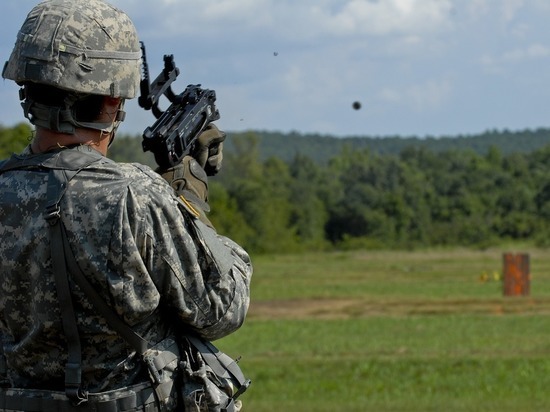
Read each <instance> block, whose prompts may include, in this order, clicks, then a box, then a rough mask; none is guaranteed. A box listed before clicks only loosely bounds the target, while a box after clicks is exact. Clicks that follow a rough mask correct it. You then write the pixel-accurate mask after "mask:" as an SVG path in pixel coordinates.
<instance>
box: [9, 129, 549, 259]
mask: <svg viewBox="0 0 550 412" xmlns="http://www.w3.org/2000/svg"><path fill="white" fill-rule="evenodd" d="M22 130H23V131H22ZM6 133H7V134H6ZM507 133H508V132H507ZM8 135H9V136H12V137H9V138H7V137H6V136H8ZM15 135H17V136H20V137H21V136H26V138H25V139H22V138H21V139H20V144H21V148H22V147H24V145H25V144H26V142H27V141H28V136H29V135H30V133H29V130H26V132H25V126H21V125H18V126H16V127H15V128H13V129H1V128H0V137H1V139H0V154H2V155H4V156H5V154H6V153H8V152H9V151H10V150H11V151H13V150H14V147H15V146H17V145H16V144H14V141H15V140H17V139H15V140H14V139H13V136H15ZM505 137H509V136H505ZM228 139H230V141H231V145H230V146H229V145H228V146H229V147H228V148H227V150H224V155H225V156H224V167H223V169H222V172H221V173H220V174H219V175H218V176H215V177H214V178H212V179H211V180H210V204H211V208H212V212H211V214H210V218H211V220H212V222H213V223H214V225H215V226H216V227H217V229H218V230H219V232H220V233H223V234H227V235H228V236H230V237H232V238H233V239H234V240H236V241H237V242H239V243H241V244H242V245H243V246H245V247H246V248H247V249H249V250H251V251H253V252H256V253H286V252H297V251H302V250H328V249H334V248H417V247H429V246H443V245H448V246H466V247H488V246H491V245H498V244H500V243H502V242H508V241H522V242H524V241H528V242H532V243H535V244H537V245H539V246H547V245H550V239H549V236H548V233H549V229H550V227H549V226H550V223H549V222H550V145H548V144H546V145H544V144H542V143H541V144H540V147H538V148H536V149H533V150H531V151H525V149H524V148H523V145H522V141H521V139H520V138H519V137H518V138H517V139H516V142H515V146H516V147H517V148H518V149H517V150H515V151H513V150H508V149H506V150H504V149H502V148H501V147H499V145H498V144H493V145H490V146H489V147H484V148H483V150H477V151H476V150H475V149H474V148H472V147H452V148H448V149H445V150H440V149H438V150H436V149H433V148H430V146H429V145H425V144H422V145H418V144H414V143H415V142H414V141H411V144H410V145H406V140H407V139H405V138H403V139H401V140H403V142H399V143H400V145H403V147H402V148H401V149H400V150H399V151H398V152H395V153H394V152H391V153H388V152H376V151H375V150H373V149H372V148H368V147H359V148H358V147H353V146H351V145H350V144H342V145H341V146H340V147H339V151H337V152H335V153H334V154H333V155H332V156H331V157H329V158H313V157H312V156H310V153H308V151H307V150H303V151H300V152H298V151H297V152H295V153H294V155H293V156H292V157H291V158H289V159H286V158H283V157H281V156H277V155H270V154H269V153H267V154H266V153H265V151H264V152H262V151H261V148H262V146H261V138H260V137H259V136H258V133H255V132H247V133H242V134H231V135H230V136H229V138H228ZM334 139H335V140H338V139H336V138H334ZM472 143H474V142H472ZM8 146H9V147H8ZM520 148H523V150H520ZM109 156H110V157H112V158H113V159H114V160H117V161H138V162H140V163H146V164H149V165H151V166H154V161H153V160H152V156H149V154H147V153H145V154H144V153H143V152H142V150H141V142H140V139H139V138H135V137H131V136H120V137H117V139H115V143H114V144H113V146H112V147H111V149H110V152H109Z"/></svg>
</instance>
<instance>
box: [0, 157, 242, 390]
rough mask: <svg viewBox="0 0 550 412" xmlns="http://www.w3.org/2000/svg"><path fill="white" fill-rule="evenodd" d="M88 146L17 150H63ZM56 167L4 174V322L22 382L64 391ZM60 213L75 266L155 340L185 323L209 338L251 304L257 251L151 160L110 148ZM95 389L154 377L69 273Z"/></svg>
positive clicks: (15, 379)
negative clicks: (115, 157) (195, 205)
mask: <svg viewBox="0 0 550 412" xmlns="http://www.w3.org/2000/svg"><path fill="white" fill-rule="evenodd" d="M74 151H78V152H81V154H85V153H86V152H87V151H93V149H91V148H90V147H88V146H76V147H72V148H66V149H59V150H57V151H53V152H49V153H47V154H46V155H44V154H41V155H33V154H30V151H29V150H28V149H27V150H26V151H25V152H24V153H23V154H22V155H20V156H18V158H19V159H21V161H22V162H23V163H25V162H27V161H29V160H30V159H33V158H34V157H35V156H45V157H47V158H54V157H56V156H59V157H58V159H62V158H63V157H64V156H66V155H67V154H68V153H71V152H74ZM47 177H48V174H47V172H46V171H44V170H13V171H6V172H4V173H1V174H0V194H1V195H0V238H1V239H2V242H0V264H1V267H2V281H1V289H0V333H1V338H2V344H3V348H4V352H5V356H6V359H7V362H8V370H9V378H10V380H11V383H12V385H13V386H15V387H20V388H40V389H52V390H63V387H64V384H63V378H64V365H65V362H66V359H67V357H66V350H67V345H66V342H65V338H64V333H63V325H62V322H61V317H60V309H59V303H58V300H57V293H56V289H55V282H54V277H53V274H52V262H51V257H50V246H49V241H50V239H49V233H50V232H49V229H48V226H47V225H48V223H47V222H46V220H45V219H44V216H43V214H44V209H45V206H46V203H45V202H46V199H45V196H46V189H47V180H48V179H47ZM61 219H62V221H63V222H64V224H65V226H66V229H67V233H68V239H69V241H70V244H71V248H72V250H73V252H74V255H75V256H76V257H77V261H78V263H79V266H80V267H81V268H82V270H83V272H84V273H85V274H86V276H87V278H88V280H89V281H90V283H91V284H92V285H93V286H94V287H95V288H96V289H97V290H98V291H99V292H100V294H101V295H102V296H103V298H104V299H105V301H106V302H108V304H109V305H110V306H111V307H112V308H113V309H114V310H115V311H116V312H117V313H118V314H119V315H120V317H121V318H122V319H123V320H124V321H125V322H127V324H129V325H131V326H132V327H133V329H134V330H135V331H136V332H137V333H138V334H139V335H141V336H142V337H143V338H145V339H146V340H148V341H149V342H152V343H156V342H159V341H161V340H162V339H164V338H166V337H167V336H174V335H177V333H178V332H177V331H176V330H177V329H179V330H182V328H183V329H185V328H188V329H190V330H193V331H195V332H197V333H198V334H199V335H201V336H203V337H205V338H207V339H210V340H213V339H218V338H221V337H223V336H226V335H227V334H229V333H231V332H233V331H235V330H236V329H238V328H239V327H240V325H241V324H242V322H243V321H244V318H245V315H246V312H247V309H248V304H249V286H250V278H251V275H252V267H251V263H250V259H249V256H248V255H247V253H246V252H245V251H244V250H243V249H242V248H241V247H240V246H238V245H237V244H235V243H234V242H233V241H231V240H230V239H228V238H226V237H223V236H220V235H217V234H216V233H215V232H214V230H213V229H211V228H209V227H207V226H206V225H205V224H203V223H202V222H201V221H200V220H198V219H197V218H195V217H194V216H193V215H192V214H191V213H189V211H188V209H187V207H186V205H185V204H184V202H182V201H181V200H180V199H178V198H177V197H176V195H175V193H174V191H173V189H172V188H171V187H170V186H169V185H168V184H167V183H166V181H165V180H164V179H163V178H162V177H161V176H159V175H158V174H157V173H155V172H153V171H152V170H151V169H150V168H148V167H146V166H143V165H138V164H120V163H115V162H113V161H111V160H109V159H107V158H105V157H101V159H100V161H98V162H96V163H93V164H92V165H90V166H88V167H85V168H84V169H83V170H81V171H80V172H79V173H78V174H77V175H76V176H75V177H74V178H73V179H72V180H71V181H70V182H69V185H68V189H67V190H66V192H65V195H64V197H63V199H62V202H61ZM71 288H72V293H73V297H74V305H75V313H76V318H77V323H78V328H79V333H80V338H81V341H82V359H83V381H84V382H85V384H86V385H87V389H88V390H89V391H90V392H97V391H106V390H111V389H116V388H120V387H123V386H128V385H131V384H135V383H138V382H145V381H147V380H148V378H147V374H146V373H145V371H144V370H143V367H142V365H141V363H140V361H139V356H138V355H136V354H135V353H134V352H133V351H132V350H131V349H130V348H129V346H128V345H127V344H126V342H125V341H124V340H123V339H122V338H121V337H120V336H119V335H118V334H117V333H116V332H115V331H113V330H112V329H111V328H110V327H109V326H108V325H107V323H106V321H105V319H103V318H102V317H101V316H99V315H97V314H96V312H95V311H94V308H93V307H92V306H91V303H90V301H89V300H88V298H87V297H86V296H85V295H84V294H83V293H82V292H81V291H80V290H79V288H78V286H76V285H75V284H74V283H71Z"/></svg>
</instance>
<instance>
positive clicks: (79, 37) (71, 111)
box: [2, 0, 141, 134]
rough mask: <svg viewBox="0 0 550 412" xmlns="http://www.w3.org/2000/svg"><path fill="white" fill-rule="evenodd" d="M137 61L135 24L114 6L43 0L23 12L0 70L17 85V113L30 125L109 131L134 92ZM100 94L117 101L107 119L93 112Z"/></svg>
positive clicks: (81, 0) (101, 98)
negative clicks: (20, 109)
mask: <svg viewBox="0 0 550 412" xmlns="http://www.w3.org/2000/svg"><path fill="white" fill-rule="evenodd" d="M140 61H141V49H140V44H139V40H138V36H137V32H136V29H135V27H134V25H133V23H132V21H131V20H130V18H129V17H128V16H127V15H126V14H125V13H124V12H122V11H121V10H119V9H117V8H115V7H113V6H111V5H109V4H108V3H106V2H104V1H102V0H46V1H44V2H42V3H40V4H38V5H36V6H35V7H34V8H33V9H32V10H31V11H30V13H29V14H28V16H27V18H26V20H25V22H24V23H23V26H22V27H21V29H20V30H19V33H18V34H17V39H16V42H15V47H14V49H13V51H12V54H11V56H10V58H9V60H8V61H7V62H6V64H5V66H4V70H3V72H2V77H4V78H6V79H10V80H14V81H15V82H17V84H19V85H20V86H22V89H21V100H22V106H23V110H24V114H25V116H26V117H27V118H28V119H29V120H30V121H31V123H33V124H34V125H36V126H37V127H41V128H46V129H50V130H53V131H55V132H60V133H67V134H73V133H74V132H75V129H76V128H89V129H96V130H102V131H106V132H109V133H114V131H115V130H116V127H117V126H118V124H119V123H120V122H121V121H122V120H123V118H124V112H123V110H122V107H123V103H124V100H125V99H132V98H134V97H135V96H136V95H137V92H138V89H139V80H140ZM106 99H109V100H110V102H111V103H112V102H113V101H119V102H120V104H119V111H118V114H117V115H116V116H115V117H114V118H113V119H110V120H109V121H106V120H105V118H104V116H103V119H102V117H101V116H100V112H101V108H102V106H103V104H104V102H105V100H106ZM101 119H102V120H101Z"/></svg>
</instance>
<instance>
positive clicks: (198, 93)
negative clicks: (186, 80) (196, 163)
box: [138, 42, 220, 169]
mask: <svg viewBox="0 0 550 412" xmlns="http://www.w3.org/2000/svg"><path fill="white" fill-rule="evenodd" d="M141 50H142V69H143V71H142V79H141V82H140V92H141V95H140V96H139V99H138V103H139V105H140V106H141V107H143V108H144V109H145V110H151V111H152V112H153V114H154V116H155V117H156V119H157V120H156V122H155V123H154V124H153V125H152V126H150V127H147V128H146V129H145V131H144V132H143V141H142V145H143V151H144V152H147V151H151V152H153V154H154V155H155V160H156V162H157V164H158V165H159V166H160V167H161V168H162V169H167V168H169V167H172V166H175V165H177V164H178V163H180V162H181V161H182V159H183V157H184V156H185V155H187V154H189V152H190V151H191V150H192V149H193V144H194V143H195V140H196V139H197V137H198V136H199V134H200V133H201V132H202V131H203V130H204V129H205V128H206V126H208V124H209V123H210V122H213V121H215V120H218V119H219V118H220V113H219V112H218V109H217V108H216V106H215V103H216V92H215V91H214V90H208V89H201V88H200V84H196V85H192V84H191V85H189V86H187V88H186V89H185V90H184V91H183V92H182V93H180V94H178V95H176V94H175V93H174V92H173V91H172V87H171V84H172V82H173V81H174V80H176V77H178V74H179V69H178V68H177V67H176V65H175V63H174V56H173V55H165V56H164V69H163V70H162V72H161V73H160V74H159V75H158V77H157V78H156V79H155V80H154V81H153V82H152V83H150V81H149V67H148V65H147V58H146V55H145V45H144V44H143V42H142V43H141ZM162 95H164V96H166V98H167V99H168V101H169V102H170V103H171V104H170V106H169V107H168V109H166V110H165V111H162V110H161V109H160V108H159V107H158V101H159V99H160V98H161V96H162Z"/></svg>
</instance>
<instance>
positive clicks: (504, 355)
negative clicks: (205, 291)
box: [219, 250, 550, 412]
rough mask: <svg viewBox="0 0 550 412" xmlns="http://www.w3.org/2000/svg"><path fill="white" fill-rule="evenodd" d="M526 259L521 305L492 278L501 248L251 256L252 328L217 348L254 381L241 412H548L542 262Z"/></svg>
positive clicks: (534, 254)
mask: <svg viewBox="0 0 550 412" xmlns="http://www.w3.org/2000/svg"><path fill="white" fill-rule="evenodd" d="M528 252H529V254H530V256H531V269H532V270H531V272H532V277H533V282H532V285H531V296H530V297H521V298H510V297H506V298H505V297H503V296H502V287H501V282H500V281H498V280H495V279H494V277H493V276H492V275H493V273H494V272H497V273H498V272H500V271H501V269H502V252H500V251H482V252H481V251H479V252H473V251H466V250H456V251H449V250H445V251H427V252H382V251H377V252H368V253H366V252H365V253H352V252H350V253H331V254H309V255H300V256H272V257H269V256H263V257H259V258H257V259H255V274H254V280H253V288H252V300H253V305H252V307H251V310H250V314H249V319H248V320H247V322H246V323H245V325H244V326H243V327H242V329H241V330H240V331H238V332H237V333H235V334H233V335H231V336H229V337H227V338H224V339H223V340H222V341H220V342H219V346H220V348H221V349H222V350H224V351H226V352H228V353H229V354H231V355H233V356H239V355H242V356H243V358H242V360H241V366H242V368H243V370H244V371H245V373H246V374H247V375H248V376H249V377H250V378H251V379H252V381H253V383H252V386H251V387H250V389H249V391H248V392H247V393H246V394H245V395H243V398H242V399H243V402H244V408H243V410H244V411H254V412H262V411H377V412H378V411H380V412H383V411H495V412H496V411H547V410H550V390H549V389H548V388H549V387H550V356H549V355H550V332H549V331H550V316H549V315H550V253H546V252H545V251H541V250H531V251H528ZM547 255H548V256H547ZM484 272H487V273H489V274H491V276H490V280H486V281H481V280H480V275H481V274H482V273H484ZM342 300H343V301H346V300H349V301H350V302H352V304H351V306H346V307H344V308H342V307H334V308H333V307H332V305H333V303H334V302H335V301H342ZM311 302H316V304H319V302H320V303H321V305H323V304H325V303H326V308H324V310H323V311H317V312H315V311H313V312H311V311H310V312H308V311H304V310H303V308H304V307H306V308H307V307H308V304H310V303H311ZM290 303H292V304H294V305H296V307H295V309H296V310H294V311H290V312H285V313H283V314H281V313H280V312H277V310H276V309H277V308H278V306H280V305H290ZM255 304H257V305H263V306H262V307H263V310H262V311H260V310H259V309H258V310H255V306H254V305H255ZM271 305H272V308H273V312H272V315H270V312H269V308H270V307H271ZM292 307H294V306H292ZM266 308H267V309H266ZM331 309H334V310H331ZM333 312H334V313H333ZM333 315H334V316H333Z"/></svg>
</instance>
